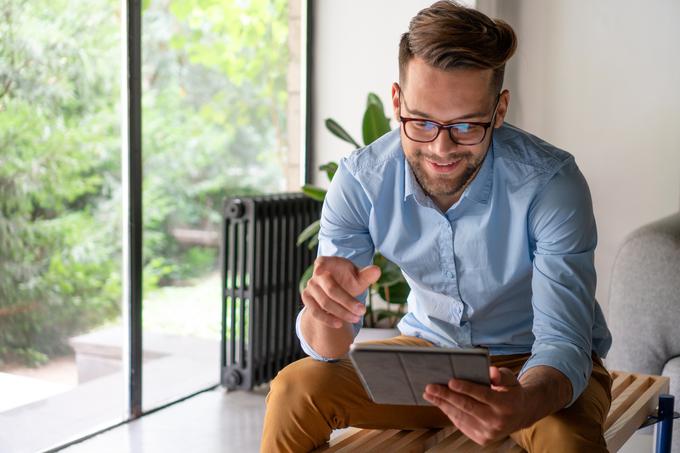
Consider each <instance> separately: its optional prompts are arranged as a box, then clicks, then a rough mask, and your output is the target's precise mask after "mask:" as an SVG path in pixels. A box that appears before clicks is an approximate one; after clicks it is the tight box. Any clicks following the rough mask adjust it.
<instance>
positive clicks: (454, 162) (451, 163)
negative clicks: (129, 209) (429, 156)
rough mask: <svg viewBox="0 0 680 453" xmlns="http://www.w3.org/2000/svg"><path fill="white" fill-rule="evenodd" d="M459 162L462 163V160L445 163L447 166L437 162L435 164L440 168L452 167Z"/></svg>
mask: <svg viewBox="0 0 680 453" xmlns="http://www.w3.org/2000/svg"><path fill="white" fill-rule="evenodd" d="M458 162H460V159H458V160H454V161H453V162H448V163H445V164H440V163H437V162H434V164H435V165H439V166H440V167H450V166H451V165H454V164H457V163H458Z"/></svg>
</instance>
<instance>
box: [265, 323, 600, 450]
mask: <svg viewBox="0 0 680 453" xmlns="http://www.w3.org/2000/svg"><path fill="white" fill-rule="evenodd" d="M370 343H374V344H392V345H409V346H431V343H429V342H427V341H425V340H422V339H419V338H415V337H409V336H404V335H402V336H399V337H395V338H390V339H388V340H383V341H372V342H370ZM528 357H529V355H528V354H521V355H510V356H492V357H491V362H492V363H493V365H495V366H498V367H506V368H510V369H511V370H513V372H515V373H516V374H517V373H518V372H519V370H520V369H521V368H522V365H523V364H524V362H525V361H526V360H527V359H528ZM611 383H612V380H611V377H610V375H609V373H608V372H607V370H606V369H605V368H604V367H603V365H602V362H601V361H600V360H599V359H598V358H597V357H596V356H593V372H592V375H591V377H590V382H589V383H588V386H587V388H586V389H585V391H584V392H583V394H582V395H581V396H580V397H579V398H578V399H577V400H576V401H575V402H574V404H572V405H571V406H570V407H568V408H566V409H562V410H561V411H559V412H557V413H555V414H553V415H550V416H547V417H545V418H543V419H541V420H539V421H538V422H536V423H535V424H534V425H532V426H530V427H528V428H525V429H522V430H520V431H517V432H515V433H513V434H512V435H511V437H512V438H513V440H514V441H515V442H517V443H518V444H519V445H521V446H522V447H523V448H524V449H526V450H528V451H530V452H589V453H590V452H600V451H601V452H606V451H607V449H606V444H605V441H604V436H603V425H604V421H605V419H606V417H607V413H608V412H609V406H610V404H611ZM450 425H451V421H450V420H449V419H448V418H447V417H446V416H445V415H444V413H443V412H441V411H440V410H439V409H438V408H436V407H434V406H432V407H426V406H395V405H382V404H376V403H374V402H372V401H371V400H370V399H369V397H368V395H367V394H366V391H365V390H364V388H363V386H362V385H361V382H360V381H359V378H358V377H357V375H356V373H355V371H354V367H353V366H352V363H351V362H350V360H349V359H343V360H340V361H338V362H333V363H325V362H320V361H316V360H313V359H311V358H309V357H307V358H304V359H302V360H298V361H297V362H295V363H292V364H290V365H288V366H287V367H286V368H284V369H283V370H281V371H280V372H279V374H278V375H277V376H276V378H275V379H274V380H273V381H272V383H271V390H270V392H269V395H267V411H266V414H265V419H264V430H263V433H262V444H261V451H262V452H263V453H270V452H307V451H310V450H313V449H314V448H317V447H319V446H321V445H323V444H324V443H326V442H327V441H328V439H329V437H330V434H331V432H332V431H333V430H334V429H339V428H346V427H348V426H355V427H359V428H377V429H387V428H398V429H422V428H439V427H446V426H450Z"/></svg>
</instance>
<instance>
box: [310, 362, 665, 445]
mask: <svg viewBox="0 0 680 453" xmlns="http://www.w3.org/2000/svg"><path fill="white" fill-rule="evenodd" d="M611 375H612V377H613V379H614V382H613V384H612V405H611V408H610V410H609V415H608V416H607V420H606V422H605V426H604V429H605V439H606V441H607V447H608V448H609V451H617V450H619V449H620V448H621V446H622V445H623V444H624V443H625V442H626V441H627V440H628V439H629V438H630V437H631V436H632V435H633V433H634V432H635V431H636V430H637V429H638V428H640V426H642V424H643V423H644V422H646V420H647V418H648V417H649V416H650V415H652V414H655V411H656V407H657V403H658V400H659V395H660V394H663V393H668V387H669V382H670V379H669V378H668V377H665V376H649V375H645V374H635V373H626V372H622V371H612V372H611ZM350 451H355V452H356V451H360V452H362V453H363V452H372V451H373V452H386V451H389V452H395V453H396V452H414V453H415V452H429V453H435V452H453V451H455V452H468V451H469V452H480V451H481V452H523V451H524V449H522V448H521V447H519V446H518V445H517V444H515V443H514V442H513V441H512V439H510V438H506V439H503V440H501V441H498V442H496V443H494V444H492V445H488V446H486V447H480V446H479V445H477V444H475V443H474V442H472V441H471V440H470V439H468V438H467V437H465V436H464V435H463V434H462V433H461V432H460V431H458V429H456V428H455V427H453V426H452V427H450V428H443V429H430V430H427V429H422V430H413V431H408V430H399V429H386V430H379V429H359V428H349V429H348V430H347V432H345V433H343V434H341V435H339V436H338V437H336V438H334V439H332V440H331V441H330V442H329V444H328V445H327V446H324V447H321V448H319V449H317V450H316V452H335V453H341V452H342V453H345V452H350Z"/></svg>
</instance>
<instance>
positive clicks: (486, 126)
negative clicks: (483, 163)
mask: <svg viewBox="0 0 680 453" xmlns="http://www.w3.org/2000/svg"><path fill="white" fill-rule="evenodd" d="M500 101H501V94H500V93H498V96H496V103H495V104H494V108H493V116H492V117H491V121H489V122H479V121H460V122H458V123H450V124H442V123H439V122H437V121H433V120H428V119H425V118H409V117H406V116H401V105H400V107H399V113H400V115H399V120H400V121H401V123H402V124H403V125H404V135H406V137H407V138H408V139H409V140H413V141H414V142H417V143H432V142H433V141H435V140H437V137H439V134H440V133H441V131H442V129H447V131H448V133H449V138H450V139H451V141H452V142H453V143H455V144H456V145H461V146H475V145H479V144H480V143H482V142H483V141H484V139H485V138H486V133H487V131H488V130H489V127H491V125H492V124H493V123H494V122H495V120H496V113H498V104H499V103H500ZM399 104H401V89H400V90H399ZM407 107H408V106H407ZM409 121H426V122H428V123H432V124H434V125H435V126H437V133H436V134H435V136H434V138H433V139H432V140H416V139H414V138H411V137H410V136H409V135H408V132H406V123H408V122H409ZM460 124H471V125H474V126H482V127H483V128H484V134H483V135H482V138H481V139H480V140H479V141H478V142H476V143H460V142H459V141H458V140H456V139H455V138H453V134H451V129H453V128H454V127H455V126H458V125H460Z"/></svg>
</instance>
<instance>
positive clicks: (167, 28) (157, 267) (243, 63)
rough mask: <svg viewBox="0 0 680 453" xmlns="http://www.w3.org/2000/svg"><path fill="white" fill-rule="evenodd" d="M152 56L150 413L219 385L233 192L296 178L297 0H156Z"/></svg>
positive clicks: (147, 230) (146, 46)
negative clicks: (226, 236)
mask: <svg viewBox="0 0 680 453" xmlns="http://www.w3.org/2000/svg"><path fill="white" fill-rule="evenodd" d="M142 54H143V58H144V71H143V90H144V96H143V126H144V127H143V146H144V148H143V153H144V265H145V267H144V285H145V291H144V312H143V321H144V349H145V354H146V356H145V362H144V372H143V376H144V377H143V379H144V387H143V388H144V390H143V407H144V409H145V410H148V409H150V408H152V407H155V406H158V405H159V404H162V403H164V402H167V401H169V400H172V399H175V398H177V397H181V396H183V395H185V394H187V393H190V392H193V391H197V390H199V389H203V388H206V387H209V386H211V385H214V384H217V383H218V380H219V369H220V356H219V337H220V335H219V332H220V316H221V299H220V291H221V289H220V277H219V262H218V257H219V234H218V232H219V225H220V223H221V220H222V218H221V207H222V203H223V200H224V199H225V197H228V196H232V195H236V194H239V195H243V194H256V193H271V192H279V191H282V190H284V189H285V188H286V187H287V185H288V184H289V182H288V181H286V177H285V174H286V172H285V169H286V167H285V165H286V159H287V153H288V147H287V142H288V140H287V118H286V109H287V104H286V103H287V96H288V95H287V79H286V78H287V70H288V62H289V57H288V2H287V0H259V1H256V0H252V1H248V0H219V1H218V0H207V1H206V0H200V1H199V0H165V1H155V0H154V1H151V2H149V4H148V5H147V6H146V8H145V10H144V13H143V52H142ZM295 184H297V181H296V182H295Z"/></svg>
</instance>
